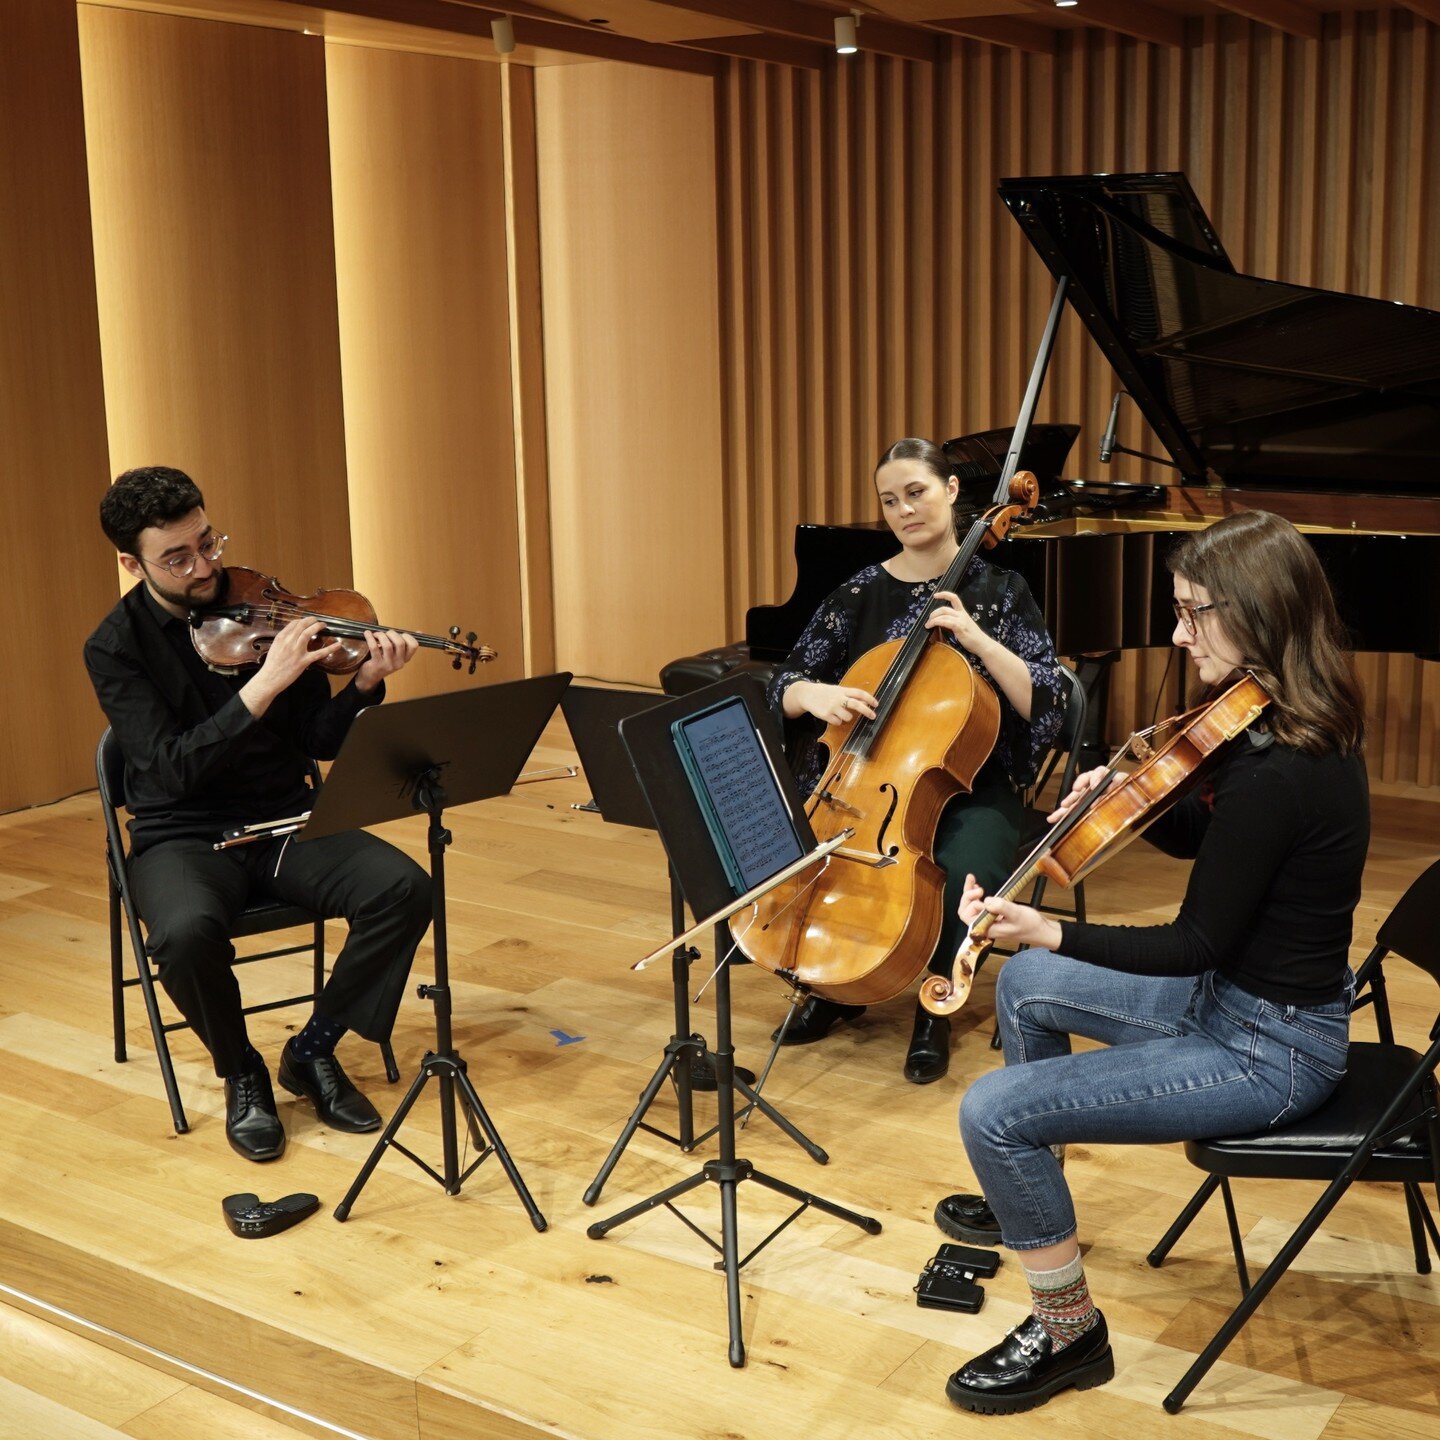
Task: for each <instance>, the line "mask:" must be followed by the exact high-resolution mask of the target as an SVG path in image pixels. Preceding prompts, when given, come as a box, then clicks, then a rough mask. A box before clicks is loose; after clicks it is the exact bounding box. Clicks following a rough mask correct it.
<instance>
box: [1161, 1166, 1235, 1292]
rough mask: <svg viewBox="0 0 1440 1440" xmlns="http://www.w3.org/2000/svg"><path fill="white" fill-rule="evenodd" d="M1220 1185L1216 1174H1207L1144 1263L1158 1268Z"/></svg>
mask: <svg viewBox="0 0 1440 1440" xmlns="http://www.w3.org/2000/svg"><path fill="white" fill-rule="evenodd" d="M1219 1187H1220V1177H1219V1176H1218V1175H1207V1176H1206V1177H1205V1179H1204V1180H1203V1181H1201V1184H1200V1188H1199V1189H1198V1190H1197V1191H1196V1192H1195V1193H1194V1194H1193V1195H1192V1196H1191V1197H1190V1199H1189V1201H1188V1202H1187V1203H1186V1206H1185V1208H1184V1209H1183V1210H1182V1211H1181V1212H1180V1213H1179V1214H1178V1215H1177V1216H1176V1217H1175V1222H1174V1224H1172V1225H1171V1226H1170V1228H1169V1229H1168V1230H1167V1231H1166V1232H1165V1233H1164V1235H1162V1236H1161V1237H1160V1243H1159V1244H1158V1245H1157V1246H1156V1247H1155V1248H1154V1249H1153V1250H1152V1251H1151V1252H1150V1253H1149V1254H1148V1255H1147V1256H1146V1257H1145V1260H1146V1263H1147V1264H1149V1265H1151V1266H1153V1267H1154V1268H1155V1269H1156V1270H1158V1269H1159V1268H1160V1267H1161V1266H1162V1265H1163V1264H1164V1263H1165V1257H1166V1256H1167V1255H1169V1253H1170V1252H1171V1250H1173V1249H1174V1248H1175V1242H1176V1241H1177V1240H1178V1239H1179V1238H1180V1237H1181V1236H1182V1235H1183V1234H1184V1233H1185V1232H1186V1231H1187V1230H1188V1229H1189V1228H1190V1224H1191V1222H1192V1221H1193V1220H1194V1219H1195V1217H1196V1216H1197V1215H1198V1214H1199V1213H1200V1212H1201V1211H1202V1210H1203V1209H1204V1208H1205V1205H1206V1203H1207V1202H1208V1201H1209V1199H1210V1197H1211V1196H1212V1195H1213V1194H1214V1193H1215V1191H1216V1190H1217V1189H1219Z"/></svg>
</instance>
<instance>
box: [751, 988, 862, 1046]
mask: <svg viewBox="0 0 1440 1440" xmlns="http://www.w3.org/2000/svg"><path fill="white" fill-rule="evenodd" d="M864 1013H865V1007H864V1006H863V1005H839V1004H837V1003H836V1002H835V1001H834V1000H822V999H821V998H820V997H819V996H818V995H812V996H811V997H810V998H809V999H808V1000H807V1001H806V1002H805V1003H804V1004H803V1005H802V1006H801V1007H800V1013H799V1014H798V1015H797V1016H795V1018H794V1019H793V1020H791V1022H790V1025H789V1027H788V1028H787V1029H786V1031H785V1037H784V1039H781V1038H780V1031H779V1030H776V1031H774V1032H773V1033H772V1034H771V1036H770V1038H771V1039H772V1040H780V1043H781V1044H782V1045H813V1044H814V1043H815V1042H816V1041H817V1040H823V1039H824V1038H825V1037H826V1036H827V1035H828V1034H829V1033H830V1032H831V1030H833V1029H834V1028H835V1026H836V1025H838V1024H839V1023H840V1022H841V1021H842V1020H853V1019H854V1018H855V1017H856V1016H857V1015H863V1014H864Z"/></svg>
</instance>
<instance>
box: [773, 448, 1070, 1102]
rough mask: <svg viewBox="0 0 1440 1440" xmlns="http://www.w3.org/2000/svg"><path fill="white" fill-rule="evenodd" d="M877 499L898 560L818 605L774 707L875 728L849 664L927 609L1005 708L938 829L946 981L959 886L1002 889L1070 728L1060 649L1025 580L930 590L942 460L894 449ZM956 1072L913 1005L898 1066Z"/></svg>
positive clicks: (946, 509)
mask: <svg viewBox="0 0 1440 1440" xmlns="http://www.w3.org/2000/svg"><path fill="white" fill-rule="evenodd" d="M875 489H876V492H877V494H878V497H879V500H880V508H881V513H882V514H883V515H884V517H885V521H886V523H887V524H888V525H889V526H890V528H891V530H892V531H894V533H895V537H896V539H898V540H899V542H900V545H901V550H900V553H899V554H898V555H895V556H894V557H892V558H891V559H889V560H887V561H885V562H884V563H883V564H881V565H872V566H869V567H868V568H866V569H864V570H862V571H860V572H859V574H857V575H853V576H851V578H850V579H849V580H847V581H846V582H845V584H843V585H842V586H840V588H839V589H838V590H836V591H835V592H834V594H832V595H831V596H830V597H829V598H828V599H827V600H826V601H825V602H824V604H823V605H821V607H820V609H819V610H818V611H817V612H816V614H815V616H814V618H813V619H812V620H811V621H810V624H809V625H808V626H807V627H806V629H805V632H804V633H803V634H802V635H801V637H800V639H799V640H798V641H797V642H796V645H795V649H794V650H793V651H792V652H791V654H790V656H789V658H788V659H787V660H786V661H785V663H784V664H783V665H782V666H781V667H780V670H779V672H778V673H777V674H776V676H775V678H774V680H772V681H771V684H770V699H771V703H772V704H773V705H775V706H776V707H777V708H778V709H779V710H781V711H782V713H783V714H784V716H785V718H786V719H787V720H791V721H795V720H801V719H802V718H804V717H811V718H812V719H813V720H816V721H819V722H821V723H822V724H839V723H843V722H844V721H845V720H847V719H852V718H854V717H857V716H861V715H863V716H866V717H868V718H871V719H873V718H874V716H875V697H874V696H873V695H870V694H868V693H866V692H865V691H863V690H860V689H857V688H855V687H853V686H844V685H841V684H839V683H838V682H839V680H840V679H841V678H842V677H843V676H844V674H845V672H846V671H847V670H848V669H849V667H850V666H851V664H853V662H854V661H855V660H856V659H858V658H859V657H860V656H861V655H862V654H864V653H865V652H866V651H867V650H869V649H871V648H872V647H874V646H876V645H878V644H880V643H881V642H883V641H885V640H891V639H896V638H898V637H902V636H904V635H905V634H907V633H908V632H909V630H910V628H911V627H912V626H913V625H914V624H915V621H916V619H917V617H918V616H919V615H920V614H921V613H922V612H923V611H924V610H925V609H926V608H927V607H928V606H930V605H931V604H932V602H934V601H937V600H938V601H941V602H942V603H941V604H940V605H939V606H937V607H936V609H935V610H934V611H933V612H932V613H931V614H930V616H929V618H928V620H927V622H926V623H927V625H928V626H930V627H931V628H935V629H939V630H940V631H942V632H943V634H944V636H945V639H946V641H947V642H948V643H949V644H951V645H953V646H955V647H956V648H957V649H959V650H961V651H963V652H964V653H965V654H966V655H967V656H968V658H969V660H970V662H971V664H972V666H973V667H974V668H975V669H976V670H977V671H978V672H979V673H980V675H981V676H983V677H984V678H985V679H986V680H988V681H989V682H990V684H991V685H993V686H994V688H995V690H996V691H997V693H998V695H999V697H1000V710H1001V717H1002V718H1001V724H1000V736H999V740H998V743H997V744H996V747H995V752H994V754H993V755H992V757H991V759H990V761H989V762H988V763H987V764H986V765H985V767H984V768H983V769H982V770H981V771H980V773H979V774H978V775H977V776H976V779H975V785H974V789H973V792H972V793H971V794H970V795H961V796H958V797H957V798H956V799H955V800H953V801H952V802H951V803H950V805H949V806H948V807H947V808H946V809H945V811H944V813H943V814H942V816H941V819H940V823H939V825H938V827H937V829H936V835H935V850H934V858H935V861H936V863H937V864H938V865H939V866H940V867H941V869H942V870H943V871H944V872H945V876H946V883H945V907H944V913H945V916H946V922H945V925H944V927H943V929H942V931H941V935H940V941H939V944H938V946H937V947H936V950H935V955H934V958H933V959H932V960H931V969H932V970H934V971H935V972H936V973H939V974H948V973H949V965H950V964H951V963H952V962H953V960H954V956H955V951H956V948H957V942H958V938H959V933H960V930H961V926H960V924H959V921H958V918H957V911H958V906H959V900H960V894H961V890H962V888H963V883H964V878H965V875H966V874H967V872H968V873H973V874H975V875H979V876H982V877H984V878H985V879H986V881H987V883H990V884H998V883H999V881H1000V880H1001V879H1003V878H1004V876H1005V875H1006V874H1007V873H1008V871H1009V867H1010V863H1011V861H1012V860H1013V858H1014V855H1015V850H1016V846H1017V844H1018V842H1019V838H1020V819H1021V805H1020V799H1019V796H1018V794H1017V791H1018V789H1019V788H1020V787H1021V786H1023V785H1026V784H1028V783H1029V782H1030V781H1031V780H1032V779H1033V778H1034V774H1035V768H1036V765H1037V763H1038V761H1039V759H1040V757H1041V756H1043V755H1044V753H1045V751H1046V750H1047V749H1048V748H1049V747H1050V745H1051V743H1052V742H1053V741H1054V739H1055V737H1056V735H1057V734H1058V733H1059V731H1060V725H1061V723H1062V721H1063V719H1064V698H1063V697H1064V691H1063V689H1062V686H1063V683H1064V682H1063V680H1062V677H1061V675H1060V665H1059V662H1058V661H1057V660H1056V658H1055V647H1054V646H1053V645H1052V644H1051V641H1050V636H1049V635H1048V634H1047V633H1046V630H1045V622H1044V620H1043V619H1042V618H1041V616H1040V613H1039V611H1038V610H1037V608H1036V606H1035V602H1034V600H1033V599H1032V598H1031V596H1030V591H1029V589H1028V588H1027V586H1026V584H1025V582H1024V580H1022V579H1021V578H1020V577H1019V576H1018V575H1014V574H1012V573H1010V572H1009V571H1007V570H1002V569H1000V568H999V567H997V566H995V565H992V564H991V563H990V562H989V561H987V560H984V559H981V558H979V557H978V556H977V557H976V559H975V560H974V561H973V562H972V563H971V565H970V567H969V569H968V570H967V571H966V572H965V576H964V578H963V580H962V582H961V586H960V591H961V593H960V594H959V595H953V594H950V593H948V592H939V593H937V592H936V588H935V586H936V581H937V579H938V578H939V577H940V576H941V575H943V574H944V573H945V571H946V569H947V568H948V567H949V565H950V563H951V561H953V560H954V559H955V557H956V555H957V554H958V553H959V549H960V545H959V541H958V539H957V537H956V526H955V516H954V503H955V498H956V496H957V495H958V494H959V490H960V482H959V481H958V480H957V479H956V478H955V476H954V475H952V474H951V473H950V465H949V462H948V461H947V460H946V459H945V455H944V452H943V451H941V450H940V448H939V447H938V446H937V445H934V444H932V443H931V442H930V441H928V440H919V439H907V440H899V441H897V442H896V443H895V444H894V445H892V446H891V447H890V448H889V449H888V450H887V451H886V452H885V454H884V455H882V456H881V457H880V463H879V464H878V465H877V466H876V468H875ZM822 769H823V760H822V755H821V753H820V752H819V751H818V750H817V749H816V748H815V747H813V746H812V747H810V749H809V751H808V753H805V752H804V750H803V749H802V752H801V754H800V755H799V756H798V758H797V761H796V779H797V781H798V782H799V785H800V789H801V790H802V792H805V793H808V792H809V791H811V790H812V789H813V788H814V786H815V784H816V782H817V781H818V780H819V778H820V775H821V772H822ZM863 1008H864V1007H863V1006H856V1005H839V1004H836V1003H834V1002H833V1001H830V1000H824V999H821V998H820V997H818V996H811V997H810V999H809V1000H808V1001H807V1002H806V1003H805V1005H804V1007H803V1008H802V1010H801V1011H800V1013H799V1015H798V1016H797V1017H796V1019H795V1021H794V1023H792V1024H791V1025H790V1026H789V1027H788V1028H787V1029H786V1030H785V1033H784V1043H785V1044H787V1045H805V1044H809V1043H810V1042H812V1041H815V1040H819V1039H821V1038H823V1037H824V1036H825V1035H826V1034H827V1033H828V1032H829V1030H830V1029H831V1027H832V1026H834V1025H835V1024H836V1022H837V1021H839V1020H841V1019H847V1018H853V1017H854V1016H856V1015H858V1014H860V1013H861V1011H862V1010H863ZM949 1063H950V1022H949V1020H948V1019H946V1018H944V1017H943V1016H934V1015H931V1014H930V1013H929V1012H928V1011H924V1010H921V1009H920V1008H918V1007H917V1009H916V1014H915V1028H914V1033H913V1035H912V1037H911V1041H910V1048H909V1051H908V1053H907V1055H906V1060H905V1076H906V1078H907V1079H909V1080H911V1081H914V1082H915V1083H916V1084H925V1083H926V1082H928V1081H931V1080H938V1079H939V1078H940V1077H941V1076H942V1075H944V1074H945V1071H946V1069H947V1068H948V1066H949Z"/></svg>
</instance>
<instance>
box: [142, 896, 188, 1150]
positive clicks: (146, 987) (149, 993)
mask: <svg viewBox="0 0 1440 1440" xmlns="http://www.w3.org/2000/svg"><path fill="white" fill-rule="evenodd" d="M127 918H128V919H129V922H130V947H131V949H132V950H134V952H135V965H136V968H137V969H138V970H139V972H140V994H141V995H142V996H144V999H145V1014H146V1016H147V1017H148V1019H149V1021H150V1034H151V1035H152V1036H153V1037H154V1040H155V1058H156V1060H157V1061H158V1062H159V1064H160V1079H161V1081H162V1082H163V1083H164V1086H165V1098H166V1099H167V1100H168V1101H169V1102H170V1118H171V1119H172V1120H173V1121H174V1123H175V1133H176V1134H177V1135H184V1134H185V1133H186V1132H187V1131H188V1130H189V1129H190V1122H189V1121H188V1120H187V1119H186V1118H185V1107H184V1106H183V1105H182V1104H181V1103H180V1086H179V1084H178V1083H177V1082H176V1079H175V1062H174V1061H173V1060H171V1058H170V1045H169V1042H168V1041H167V1040H166V1039H165V1026H164V1023H163V1022H162V1021H161V1019H160V1002H159V1001H158V1000H157V999H156V998H155V979H154V976H152V975H151V973H150V959H149V957H148V956H147V955H146V954H145V941H144V939H143V937H142V936H141V934H140V926H139V925H138V924H137V923H136V921H135V917H134V916H133V915H127Z"/></svg>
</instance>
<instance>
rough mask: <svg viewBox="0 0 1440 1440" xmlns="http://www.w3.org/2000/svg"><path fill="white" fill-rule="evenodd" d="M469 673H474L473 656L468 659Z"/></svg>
mask: <svg viewBox="0 0 1440 1440" xmlns="http://www.w3.org/2000/svg"><path fill="white" fill-rule="evenodd" d="M470 673H471V674H472V675H473V674H474V673H475V657H474V656H473V655H472V656H471V657H470Z"/></svg>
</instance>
